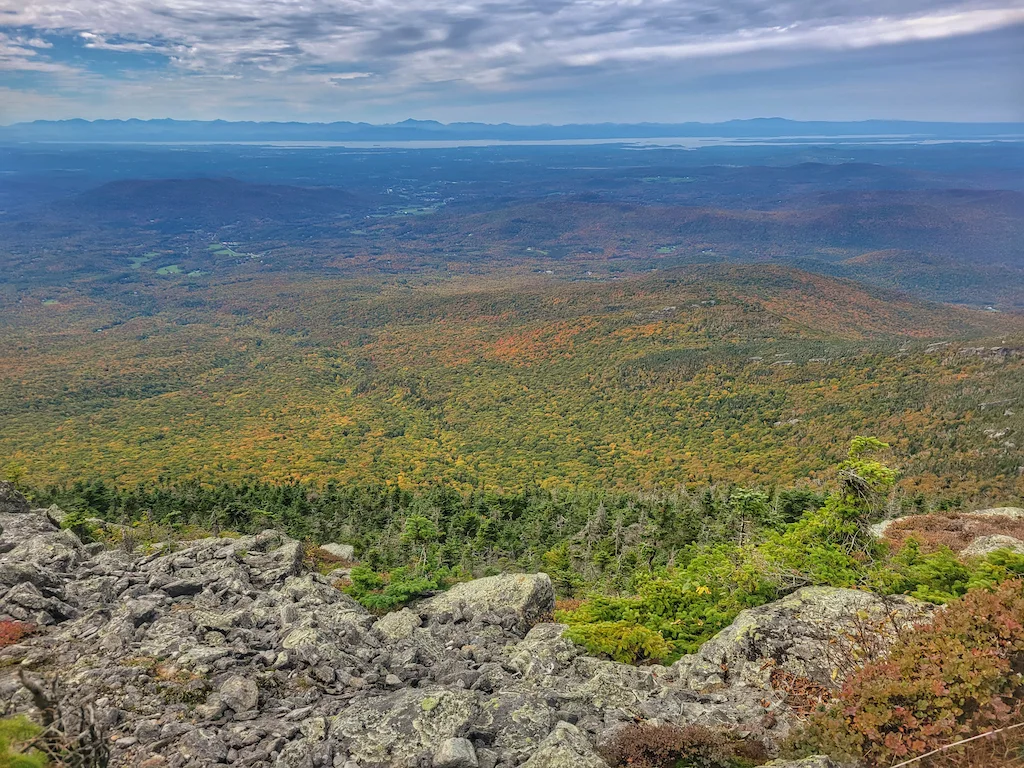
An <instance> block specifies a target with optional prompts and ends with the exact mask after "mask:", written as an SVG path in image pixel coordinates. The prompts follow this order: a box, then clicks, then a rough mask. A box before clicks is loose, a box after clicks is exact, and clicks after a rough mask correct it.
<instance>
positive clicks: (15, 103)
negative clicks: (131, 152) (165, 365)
mask: <svg viewBox="0 0 1024 768" xmlns="http://www.w3.org/2000/svg"><path fill="white" fill-rule="evenodd" d="M758 116H783V117H791V118H796V119H862V118H869V117H879V118H910V119H923V120H964V121H980V120H1024V0H993V2H984V1H973V2H951V1H949V0H782V1H781V2H770V1H769V0H725V1H720V2H710V1H707V0H512V1H510V2H500V1H499V2H492V1H491V0H0V123H10V122H15V121H19V120H28V119H34V118H66V117H85V118H98V117H121V118H127V117H142V118H148V117H175V118H197V119H212V118H225V119H278V120H367V121H371V122H386V121H397V120H402V119H404V118H407V117H416V118H421V119H427V118H432V119H437V120H442V121H446V122H447V121H453V120H479V121H485V122H501V121H508V122H515V123H540V122H554V123H565V122H601V121H616V122H639V121H645V120H647V121H666V122H670V121H684V120H702V121H715V120H725V119H730V118H745V117H758Z"/></svg>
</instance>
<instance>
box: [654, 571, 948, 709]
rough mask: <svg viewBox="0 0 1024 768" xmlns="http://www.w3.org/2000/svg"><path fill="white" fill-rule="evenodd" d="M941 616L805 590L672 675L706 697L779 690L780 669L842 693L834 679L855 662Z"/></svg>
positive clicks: (869, 597) (723, 636) (722, 637)
mask: <svg viewBox="0 0 1024 768" xmlns="http://www.w3.org/2000/svg"><path fill="white" fill-rule="evenodd" d="M934 610H935V606H933V605H931V604H929V603H924V602H922V601H919V600H914V599H912V598H908V597H888V598H882V597H879V596H877V595H874V594H872V593H870V592H863V591H860V590H853V589H837V588H833V587H805V588H803V589H800V590H798V591H796V592H794V593H793V594H792V595H789V596H787V597H785V598H783V599H781V600H777V601H775V602H773V603H768V604H767V605H762V606H760V607H758V608H750V609H748V610H746V611H743V612H742V613H740V615H739V616H737V617H736V620H735V621H733V623H732V624H730V625H729V626H728V627H726V628H725V629H723V630H722V631H721V632H719V633H718V634H717V635H715V636H714V637H713V638H711V639H710V640H708V641H707V642H706V643H704V645H703V646H701V648H700V650H698V651H697V653H694V654H690V655H689V656H684V657H683V658H681V659H680V660H679V661H677V662H676V663H675V664H674V665H673V667H672V669H673V672H674V673H675V674H676V676H677V677H678V679H679V681H680V683H681V684H683V685H685V686H687V687H690V688H693V689H694V690H700V691H710V690H716V689H721V688H724V687H728V686H735V685H742V686H751V687H754V688H759V689H762V690H772V689H773V685H772V683H771V677H772V674H773V672H774V671H775V670H776V669H780V670H783V671H785V672H786V673H788V674H790V675H794V676H796V677H802V678H807V679H810V680H812V681H814V682H816V683H819V684H821V685H825V686H835V685H838V684H839V683H841V682H842V681H841V680H840V679H838V678H837V676H836V675H835V674H834V672H835V671H836V670H842V669H845V668H846V667H847V666H848V664H847V663H846V661H847V659H848V658H851V657H854V656H856V655H857V654H858V653H861V654H863V651H865V650H868V649H869V647H870V649H873V650H878V651H882V650H884V649H885V648H886V647H888V646H889V645H891V644H892V643H893V642H895V641H896V639H897V638H898V637H899V635H900V634H901V633H904V632H907V631H910V629H911V627H912V626H913V624H914V623H915V622H921V621H924V620H926V619H927V618H928V617H929V616H930V615H931V613H932V612H933V611H934Z"/></svg>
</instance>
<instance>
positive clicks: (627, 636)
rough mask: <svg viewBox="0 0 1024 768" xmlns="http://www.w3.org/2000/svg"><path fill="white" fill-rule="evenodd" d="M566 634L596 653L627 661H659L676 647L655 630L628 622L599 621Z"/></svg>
mask: <svg viewBox="0 0 1024 768" xmlns="http://www.w3.org/2000/svg"><path fill="white" fill-rule="evenodd" d="M565 636H566V637H567V638H568V639H570V640H572V641H573V642H574V643H579V644H580V645H583V646H586V648H587V649H588V650H589V651H590V652H591V653H595V654H599V655H601V656H607V657H609V658H611V659H614V660H615V661H621V662H623V663H625V664H635V663H637V662H640V661H648V660H650V661H657V660H660V659H664V658H665V657H666V656H668V655H669V654H670V653H671V652H672V646H671V645H670V644H669V643H668V641H666V640H665V638H664V637H662V636H661V633H659V632H655V631H654V630H653V629H648V628H647V627H643V626H640V625H638V624H632V623H630V622H628V621H598V622H593V623H586V624H576V625H573V626H570V627H569V629H568V630H567V631H566V633H565Z"/></svg>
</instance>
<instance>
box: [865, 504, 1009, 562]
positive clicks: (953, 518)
mask: <svg viewBox="0 0 1024 768" xmlns="http://www.w3.org/2000/svg"><path fill="white" fill-rule="evenodd" d="M992 534H1002V535H1004V536H1013V537H1014V538H1017V539H1024V520H1014V519H1012V518H1009V517H1003V516H1001V515H994V516H989V515H971V514H963V513H960V514H943V515H939V514H935V515H912V516H910V517H907V518H905V519H902V520H900V521H898V522H894V523H892V524H891V525H890V526H889V527H888V528H886V529H885V539H886V541H888V542H889V543H890V544H891V545H892V548H893V551H896V550H898V549H899V548H900V547H902V546H903V545H904V544H905V543H906V541H907V539H909V538H915V539H917V540H918V542H920V545H921V551H922V552H924V553H928V552H936V551H938V550H939V549H941V548H942V547H949V548H950V549H951V550H953V551H954V552H960V551H962V550H964V549H966V548H967V546H968V545H969V544H970V543H971V542H972V541H974V540H975V539H976V538H978V537H979V536H991V535H992Z"/></svg>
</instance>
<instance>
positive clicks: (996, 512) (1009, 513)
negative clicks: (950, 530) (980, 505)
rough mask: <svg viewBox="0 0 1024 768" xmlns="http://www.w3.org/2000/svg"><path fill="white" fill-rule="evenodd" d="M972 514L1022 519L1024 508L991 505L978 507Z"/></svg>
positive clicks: (1023, 517)
mask: <svg viewBox="0 0 1024 768" xmlns="http://www.w3.org/2000/svg"><path fill="white" fill-rule="evenodd" d="M970 514H972V515H981V516H982V517H1008V518H1010V519H1011V520H1022V519H1024V508H1021V507H989V508H988V509H976V510H974V511H973V512H971V513H970Z"/></svg>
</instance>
